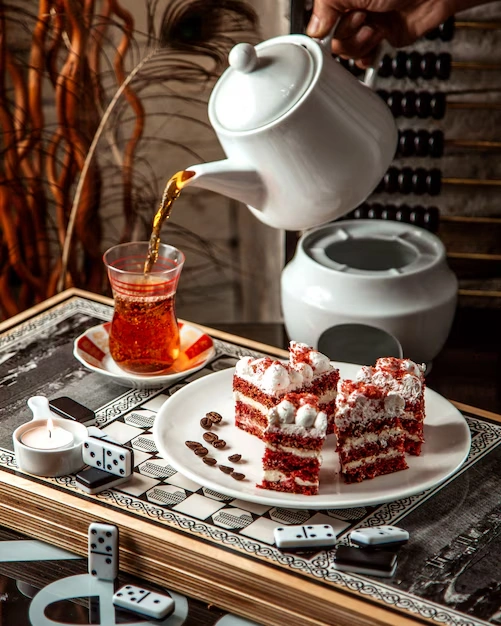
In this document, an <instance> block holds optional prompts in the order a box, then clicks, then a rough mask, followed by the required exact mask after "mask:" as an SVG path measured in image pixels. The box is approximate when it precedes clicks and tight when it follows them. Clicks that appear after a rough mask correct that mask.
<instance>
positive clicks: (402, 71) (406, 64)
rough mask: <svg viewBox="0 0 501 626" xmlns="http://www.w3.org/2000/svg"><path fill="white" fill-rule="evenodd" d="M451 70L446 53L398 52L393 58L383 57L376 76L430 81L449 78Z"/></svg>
mask: <svg viewBox="0 0 501 626" xmlns="http://www.w3.org/2000/svg"><path fill="white" fill-rule="evenodd" d="M451 68H452V60H451V55H450V54H449V53H448V52H440V53H439V54H435V53H434V52H426V53H424V54H421V53H419V52H403V51H402V50H400V51H399V52H397V54H396V55H395V56H394V57H390V56H389V55H387V54H386V55H384V57H383V58H382V59H381V63H380V64H379V69H378V76H380V77H381V78H389V77H390V76H393V78H405V77H407V78H411V79H416V78H424V79H425V80H431V79H432V78H439V79H440V80H447V79H448V78H450V75H451Z"/></svg>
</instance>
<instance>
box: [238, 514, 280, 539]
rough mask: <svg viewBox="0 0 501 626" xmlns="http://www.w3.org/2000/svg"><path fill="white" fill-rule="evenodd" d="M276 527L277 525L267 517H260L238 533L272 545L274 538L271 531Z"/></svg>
mask: <svg viewBox="0 0 501 626" xmlns="http://www.w3.org/2000/svg"><path fill="white" fill-rule="evenodd" d="M276 527H277V523H276V522H274V521H273V520H271V519H268V518H267V517H261V518H260V519H257V520H256V521H255V522H252V524H249V525H248V526H247V527H246V528H243V529H242V530H241V531H240V534H241V535H246V536H247V537H251V538H252V539H256V540H257V541H262V542H263V543H269V544H270V545H273V544H274V543H275V537H274V535H273V531H274V530H275V528H276Z"/></svg>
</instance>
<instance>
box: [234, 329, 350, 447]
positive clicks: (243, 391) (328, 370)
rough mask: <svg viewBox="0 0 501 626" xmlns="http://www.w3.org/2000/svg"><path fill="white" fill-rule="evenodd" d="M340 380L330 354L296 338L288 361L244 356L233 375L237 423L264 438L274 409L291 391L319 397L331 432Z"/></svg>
mask: <svg viewBox="0 0 501 626" xmlns="http://www.w3.org/2000/svg"><path fill="white" fill-rule="evenodd" d="M338 380H339V371H338V370H337V368H335V367H334V366H333V365H332V364H331V362H330V361H329V359H328V357H326V356H325V355H323V354H321V353H320V352H317V351H316V350H313V349H312V348H310V347H308V346H307V345H305V344H300V343H297V342H293V341H292V342H291V343H290V347H289V361H288V362H287V361H278V360H276V359H271V358H270V357H264V358H259V359H253V358H252V357H243V358H241V359H240V360H239V361H238V363H237V365H236V368H235V375H234V377H233V392H234V399H235V424H236V426H237V427H238V428H242V429H243V430H245V431H247V432H249V433H251V434H253V435H256V436H258V437H260V438H263V435H264V430H265V428H266V427H267V413H268V411H269V410H270V409H271V408H273V407H274V406H276V405H277V404H278V403H279V402H280V401H281V400H282V398H283V397H284V396H285V395H286V394H288V393H293V392H296V393H311V394H313V395H315V396H316V398H317V401H318V403H319V407H320V410H322V411H324V412H325V413H326V415H327V419H328V422H329V426H328V432H332V431H333V416H334V410H335V398H336V389H337V382H338Z"/></svg>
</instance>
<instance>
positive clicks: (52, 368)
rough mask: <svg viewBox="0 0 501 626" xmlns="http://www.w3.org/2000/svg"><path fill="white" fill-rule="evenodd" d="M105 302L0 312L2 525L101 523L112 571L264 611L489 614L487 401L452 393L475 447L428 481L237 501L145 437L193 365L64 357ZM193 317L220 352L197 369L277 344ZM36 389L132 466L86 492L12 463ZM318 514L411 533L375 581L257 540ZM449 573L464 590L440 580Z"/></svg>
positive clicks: (52, 532)
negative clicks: (328, 506) (141, 376)
mask: <svg viewBox="0 0 501 626" xmlns="http://www.w3.org/2000/svg"><path fill="white" fill-rule="evenodd" d="M111 304H112V303H111V301H110V300H109V299H106V298H102V297H99V296H95V295H92V294H88V293H85V292H80V291H78V290H70V291H67V292H65V293H63V294H60V295H59V296H58V297H56V298H53V299H51V300H49V301H47V302H46V303H44V304H43V305H40V306H39V307H37V308H34V309H31V310H29V311H27V312H25V313H23V314H22V315H19V316H16V317H15V318H12V319H10V320H8V321H7V322H4V323H3V324H2V325H0V331H3V332H2V334H1V335H0V383H1V384H0V445H1V448H0V514H1V520H2V524H3V525H5V526H8V527H10V528H13V529H16V530H18V531H21V532H23V533H26V534H28V535H30V536H33V537H35V538H38V539H41V540H44V541H47V542H49V543H52V544H54V545H57V546H59V547H61V548H66V549H68V550H72V551H74V552H76V553H78V554H82V555H85V554H86V552H87V528H88V525H89V523H90V522H93V521H104V522H111V523H113V524H116V525H117V526H118V527H119V530H120V568H121V569H122V570H124V571H127V572H130V573H132V574H137V575H139V576H141V577H142V578H145V579H147V580H150V581H152V582H155V583H158V584H161V585H164V586H168V587H169V588H171V589H174V590H176V591H179V592H181V593H185V594H187V595H190V596H193V597H196V598H198V599H201V600H203V601H206V602H208V603H212V604H215V605H217V606H219V607H221V608H223V609H226V610H228V611H231V612H234V613H238V614H240V615H242V616H246V617H249V618H250V619H254V620H256V621H258V622H261V623H263V624H266V625H267V626H268V625H269V626H275V625H276V626H283V625H284V624H285V623H287V624H290V625H291V626H295V625H297V626H306V625H320V624H326V625H327V624H329V625H331V624H336V625H339V626H342V625H347V626H348V625H349V626H352V625H353V624H391V625H395V626H397V625H406V624H415V623H416V620H417V621H418V622H423V621H426V622H432V623H441V624H444V623H445V624H451V625H452V624H455V625H461V624H465V625H466V624H471V625H477V624H478V625H480V624H488V623H489V620H490V619H491V618H492V615H489V614H488V612H489V610H490V609H489V607H490V606H492V598H491V596H492V594H494V593H495V589H496V585H498V589H499V586H500V585H501V573H500V569H499V564H498V562H497V561H493V563H492V567H491V568H490V569H489V568H483V569H482V568H480V567H478V565H477V564H478V562H479V556H482V555H483V556H484V557H485V559H487V560H488V559H489V558H493V557H491V556H489V555H490V554H495V553H496V552H495V550H492V546H491V547H489V546H490V544H491V542H492V541H496V540H497V539H496V537H497V536H498V535H499V524H500V522H499V519H500V518H501V515H500V513H501V511H500V508H501V507H500V505H499V492H500V483H501V447H500V446H499V445H498V444H499V442H500V441H501V425H500V422H501V418H500V417H499V416H497V415H493V414H490V413H487V412H485V411H479V410H476V409H474V408H472V407H466V406H464V405H457V406H458V408H459V409H460V410H462V411H463V413H464V414H465V415H466V418H467V421H468V424H469V425H470V428H471V432H472V437H473V444H472V450H471V453H470V456H469V459H468V461H467V463H466V464H465V466H464V467H463V468H462V470H461V471H460V472H459V473H458V474H457V475H456V476H455V477H454V478H453V479H450V480H449V481H447V482H446V483H445V484H444V485H441V486H440V487H439V488H436V489H433V490H430V492H425V493H422V494H418V495H416V496H413V497H411V498H406V499H403V500H400V501H397V502H392V503H390V504H387V505H382V506H379V507H360V508H359V509H347V510H344V511H343V510H341V511H340V510H332V511H321V512H318V511H314V510H308V511H298V510H291V509H280V508H278V507H264V506H261V505H252V504H250V503H245V502H242V501H238V502H237V501H234V500H232V499H231V498H226V497H225V496H224V495H222V494H217V493H215V492H210V490H206V489H202V488H200V487H199V486H198V485H196V484H194V483H192V482H191V481H189V480H187V479H185V478H184V477H183V476H181V475H180V474H178V473H176V472H175V470H174V469H173V468H171V467H170V466H169V465H168V464H167V463H166V462H164V461H163V460H162V459H159V458H158V455H156V454H155V451H154V450H152V448H151V446H152V443H151V442H152V438H151V437H150V436H149V433H150V432H151V430H150V429H149V428H148V426H147V424H146V422H147V421H148V420H147V419H146V422H145V423H143V424H142V426H138V424H141V423H142V422H141V418H143V420H144V418H145V417H148V416H150V417H154V414H155V412H156V410H158V408H159V407H160V406H161V404H162V402H163V401H164V400H165V399H166V398H167V397H168V396H169V394H171V393H175V391H176V389H178V388H179V385H180V384H186V382H189V380H190V379H188V380H187V381H181V382H179V381H178V382H176V383H175V384H173V385H172V386H171V387H170V388H164V389H153V390H152V389H150V390H138V389H126V388H124V387H119V386H118V385H116V384H115V383H114V382H110V381H109V380H108V379H104V377H102V376H100V375H98V374H94V373H91V372H88V371H87V370H85V369H84V368H83V367H82V366H80V365H79V364H78V362H77V361H76V360H75V359H74V358H73V356H72V349H73V339H74V338H75V337H76V336H77V335H79V334H80V333H81V332H82V331H83V330H85V328H88V327H90V326H94V325H96V324H98V323H101V322H102V321H104V320H107V319H110V317H111V312H112V309H111ZM204 330H205V331H206V332H208V333H209V334H210V335H211V336H212V337H213V338H214V340H215V345H216V349H217V356H216V358H215V360H214V361H213V362H212V363H211V364H210V365H209V366H208V367H207V368H206V369H205V370H202V371H201V372H199V373H197V374H196V375H195V376H200V375H204V374H207V373H209V372H211V371H215V370H217V369H221V368H223V367H231V366H233V364H234V363H235V361H236V359H237V358H238V357H239V356H241V355H244V354H253V355H255V354H258V353H266V354H271V355H276V356H284V355H285V352H284V351H282V350H278V349H276V348H272V347H271V346H265V345H262V344H257V343H254V342H251V341H249V340H245V339H242V338H239V337H234V336H231V335H228V334H225V333H221V332H219V331H216V330H213V329H208V328H204ZM37 393H38V394H41V395H46V396H48V397H55V396H57V395H69V396H71V397H74V398H75V399H77V400H80V401H82V402H83V403H85V404H87V405H88V406H90V407H91V408H93V409H94V410H96V413H97V417H98V422H99V426H100V427H101V428H103V429H104V430H107V431H109V432H111V433H112V434H113V435H114V436H115V437H116V436H117V435H118V436H119V437H120V438H121V442H122V443H126V442H127V443H130V444H131V445H132V446H133V447H134V448H135V451H136V452H135V454H136V460H137V459H139V463H138V465H137V468H136V472H135V474H134V478H133V480H132V481H128V482H127V483H125V484H124V485H123V486H121V487H123V489H121V490H118V489H117V490H111V491H108V492H103V493H102V494H99V495H97V496H89V495H86V494H84V493H82V492H81V491H79V490H78V489H77V488H76V486H75V483H74V479H73V478H72V477H71V476H68V477H63V478H57V479H44V478H37V477H33V476H30V475H28V474H24V473H22V472H20V471H19V470H18V469H17V467H16V464H15V458H14V455H13V453H12V451H11V448H12V446H11V445H10V446H9V436H10V435H11V433H12V430H13V428H15V427H16V426H17V425H19V424H20V423H23V422H25V421H27V420H28V419H29V417H30V416H29V412H28V410H27V407H26V399H27V398H28V397H29V396H31V395H35V394H37ZM138 411H139V412H138ZM138 416H139V417H138ZM322 521H328V522H329V523H333V524H334V525H335V527H336V528H337V529H341V531H342V534H341V538H340V539H341V541H342V542H346V540H347V539H346V536H347V533H348V532H349V531H350V530H352V529H353V528H354V527H358V526H371V525H379V524H383V523H394V524H397V523H398V525H399V526H402V527H404V528H406V529H408V530H409V532H410V533H411V542H410V543H409V544H408V546H406V547H405V549H403V550H401V554H400V556H399V567H398V570H397V575H396V576H395V577H394V578H393V579H389V580H388V579H377V578H368V577H364V576H356V575H348V574H343V573H341V572H337V571H336V570H334V568H333V566H332V558H333V551H319V552H317V553H315V554H314V555H308V556H306V555H291V554H287V553H282V552H280V551H279V550H277V549H276V548H275V546H274V545H273V540H272V539H270V537H271V533H272V528H273V527H274V526H275V525H277V524H284V523H306V522H311V523H315V522H317V523H318V522H322ZM496 533H497V534H496ZM498 553H499V552H498ZM459 579H460V582H461V593H459V591H458V593H456V594H454V593H451V591H454V589H455V588H454V589H453V588H451V585H452V586H453V587H454V585H456V584H459V583H458V581H459ZM465 581H467V582H468V584H466V582H465ZM468 585H469V586H468ZM465 589H466V590H465ZM498 593H499V592H498ZM492 597H494V596H492ZM498 597H499V596H498ZM491 613H492V611H491Z"/></svg>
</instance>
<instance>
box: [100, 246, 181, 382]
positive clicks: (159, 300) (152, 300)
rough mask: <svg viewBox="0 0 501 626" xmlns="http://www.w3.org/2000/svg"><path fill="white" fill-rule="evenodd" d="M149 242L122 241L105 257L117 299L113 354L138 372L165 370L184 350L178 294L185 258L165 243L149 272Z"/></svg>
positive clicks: (128, 369) (125, 366)
mask: <svg viewBox="0 0 501 626" xmlns="http://www.w3.org/2000/svg"><path fill="white" fill-rule="evenodd" d="M148 245H149V244H148V242H147V241H137V242H131V243H123V244H120V245H117V246H114V247H112V248H110V249H109V250H107V251H106V252H105V254H104V256H103V261H104V264H105V266H106V269H107V271H108V278H109V280H110V284H111V289H112V291H113V298H114V300H115V307H114V311H113V319H112V322H111V328H110V335H109V349H110V355H111V357H112V359H113V360H114V361H115V362H116V363H117V365H118V366H119V367H120V368H122V369H123V370H125V371H126V372H130V373H133V374H159V373H162V372H165V371H166V370H168V369H169V368H170V367H171V366H172V364H173V363H174V361H175V360H176V359H177V358H178V356H179V350H180V340H179V327H178V323H177V317H176V309H175V297H176V290H177V285H178V281H179V277H180V275H181V270H182V269H183V264H184V260H185V257H184V254H183V253H182V252H181V251H180V250H178V249H177V248H174V247H173V246H169V245H166V244H160V246H159V250H158V259H157V261H156V262H155V264H154V265H153V267H152V269H151V271H150V272H148V273H146V274H145V273H144V263H145V261H146V258H147V255H148Z"/></svg>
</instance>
